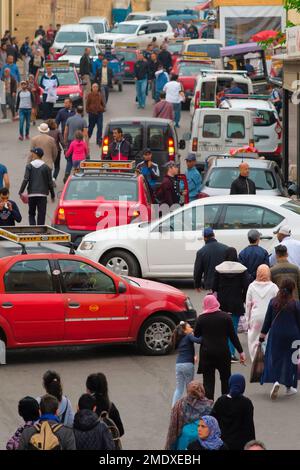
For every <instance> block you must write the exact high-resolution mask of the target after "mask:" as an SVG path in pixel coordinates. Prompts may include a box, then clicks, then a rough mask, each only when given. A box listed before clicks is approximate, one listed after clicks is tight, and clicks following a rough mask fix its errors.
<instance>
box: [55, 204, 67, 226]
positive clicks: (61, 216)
mask: <svg viewBox="0 0 300 470" xmlns="http://www.w3.org/2000/svg"><path fill="white" fill-rule="evenodd" d="M57 223H58V224H64V223H66V217H65V209H64V208H63V207H60V208H59V209H58V211H57Z"/></svg>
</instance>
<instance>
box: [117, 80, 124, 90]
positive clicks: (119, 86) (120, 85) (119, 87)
mask: <svg viewBox="0 0 300 470" xmlns="http://www.w3.org/2000/svg"><path fill="white" fill-rule="evenodd" d="M118 89H119V91H123V83H122V82H119V84H118Z"/></svg>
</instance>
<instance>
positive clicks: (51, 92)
mask: <svg viewBox="0 0 300 470" xmlns="http://www.w3.org/2000/svg"><path fill="white" fill-rule="evenodd" d="M40 86H41V88H43V114H44V120H45V121H47V119H49V118H51V116H52V112H53V107H54V103H55V102H56V89H57V87H58V86H59V81H58V78H57V76H56V75H55V74H54V73H53V72H52V66H51V65H49V64H46V73H44V75H43V76H42V78H41V82H40Z"/></svg>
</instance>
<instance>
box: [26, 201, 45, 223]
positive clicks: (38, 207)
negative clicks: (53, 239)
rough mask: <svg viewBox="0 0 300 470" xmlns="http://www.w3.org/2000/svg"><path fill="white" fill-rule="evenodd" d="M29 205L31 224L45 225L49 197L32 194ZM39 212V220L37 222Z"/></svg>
mask: <svg viewBox="0 0 300 470" xmlns="http://www.w3.org/2000/svg"><path fill="white" fill-rule="evenodd" d="M28 206H29V225H45V220H46V210H47V197H46V196H32V197H29V198H28ZM36 212H37V222H36Z"/></svg>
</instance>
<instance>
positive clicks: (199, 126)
mask: <svg viewBox="0 0 300 470" xmlns="http://www.w3.org/2000/svg"><path fill="white" fill-rule="evenodd" d="M188 137H190V143H189V152H191V153H195V154H196V157H197V166H198V167H199V168H200V169H201V170H202V169H204V167H205V163H206V158H207V157H208V156H209V155H211V154H214V155H221V154H224V153H229V152H230V149H232V148H239V147H243V146H245V145H250V144H252V143H253V117H252V112H251V111H248V110H240V111H236V110H235V111H233V110H231V109H218V108H216V109H196V111H195V114H194V117H193V121H192V132H191V135H189V136H188Z"/></svg>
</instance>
